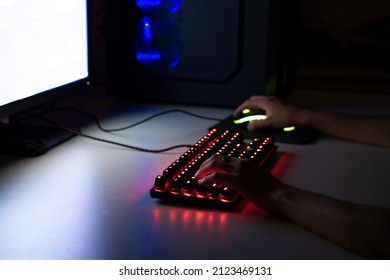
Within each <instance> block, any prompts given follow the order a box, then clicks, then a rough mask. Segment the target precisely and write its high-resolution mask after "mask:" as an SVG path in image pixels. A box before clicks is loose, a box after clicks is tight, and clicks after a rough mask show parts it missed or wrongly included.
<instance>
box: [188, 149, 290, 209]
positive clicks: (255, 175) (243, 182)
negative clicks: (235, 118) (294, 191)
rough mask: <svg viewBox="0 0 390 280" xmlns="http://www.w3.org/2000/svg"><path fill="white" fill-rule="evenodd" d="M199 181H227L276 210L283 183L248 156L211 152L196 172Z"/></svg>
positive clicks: (206, 183)
mask: <svg viewBox="0 0 390 280" xmlns="http://www.w3.org/2000/svg"><path fill="white" fill-rule="evenodd" d="M195 178H197V179H199V184H200V185H212V184H218V185H227V186H229V187H231V188H232V189H234V190H236V191H237V192H238V193H240V194H241V195H242V196H243V197H245V198H246V199H248V200H249V201H252V202H253V203H254V204H256V205H257V206H259V207H261V208H263V209H264V210H267V211H271V212H278V209H277V204H276V201H277V198H278V194H279V192H280V191H281V190H282V189H283V187H284V186H285V185H284V184H283V183H282V182H281V181H279V180H278V179H276V178H275V177H274V176H272V175H271V174H270V173H269V172H267V171H266V170H264V169H263V168H261V167H259V166H257V165H255V164H254V163H253V162H252V161H250V160H247V159H240V158H234V157H228V156H223V155H213V156H211V157H210V158H209V159H207V160H206V161H205V162H204V163H203V164H202V165H201V166H200V168H199V170H198V172H197V173H196V174H195Z"/></svg>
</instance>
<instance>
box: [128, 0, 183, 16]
mask: <svg viewBox="0 0 390 280" xmlns="http://www.w3.org/2000/svg"><path fill="white" fill-rule="evenodd" d="M181 2H182V0H135V3H136V4H137V6H138V7H139V8H140V9H141V10H142V11H144V12H145V13H148V14H174V13H176V12H177V11H178V10H179V9H180V7H181Z"/></svg>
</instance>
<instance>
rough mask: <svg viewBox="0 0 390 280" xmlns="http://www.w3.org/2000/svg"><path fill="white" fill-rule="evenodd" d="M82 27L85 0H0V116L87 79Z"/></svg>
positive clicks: (84, 38) (85, 7) (85, 6)
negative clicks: (37, 96)
mask: <svg viewBox="0 0 390 280" xmlns="http://www.w3.org/2000/svg"><path fill="white" fill-rule="evenodd" d="M87 33H88V32H87V1H86V0H61V1H59V0H58V1H52V0H39V1H31V0H0V37H1V44H0V61H1V66H0V106H3V107H0V115H1V117H4V115H7V114H9V113H12V111H16V110H21V109H22V107H21V106H19V103H18V102H19V101H21V100H26V99H28V98H29V97H33V96H35V95H39V94H42V93H46V92H47V91H49V90H53V89H56V88H59V87H61V86H64V85H68V84H71V83H74V82H76V81H80V80H83V79H86V78H87V77H88V40H87V37H88V36H87ZM51 94H53V95H55V94H56V93H55V92H53V93H51ZM28 100H29V101H28V102H25V104H24V105H25V106H23V107H29V106H31V105H33V103H35V102H34V101H33V100H32V99H31V98H30V99H28ZM11 104H12V105H13V106H6V105H11ZM6 109H8V110H6Z"/></svg>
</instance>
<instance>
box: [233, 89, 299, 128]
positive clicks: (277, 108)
mask: <svg viewBox="0 0 390 280" xmlns="http://www.w3.org/2000/svg"><path fill="white" fill-rule="evenodd" d="M245 108H249V109H257V108H260V109H263V110H265V111H266V115H267V118H266V119H265V120H259V121H251V122H249V123H248V127H247V128H248V130H250V131H254V130H257V129H260V128H283V127H287V126H291V125H294V124H295V117H296V114H298V109H297V108H296V107H294V106H292V105H287V104H285V103H283V102H282V101H281V100H279V99H277V98H275V97H267V96H257V95H255V96H252V97H251V98H249V99H248V100H246V101H245V102H244V103H242V104H241V105H240V106H238V107H237V109H236V110H235V111H234V116H236V117H237V116H239V115H240V114H241V112H242V110H243V109H245Z"/></svg>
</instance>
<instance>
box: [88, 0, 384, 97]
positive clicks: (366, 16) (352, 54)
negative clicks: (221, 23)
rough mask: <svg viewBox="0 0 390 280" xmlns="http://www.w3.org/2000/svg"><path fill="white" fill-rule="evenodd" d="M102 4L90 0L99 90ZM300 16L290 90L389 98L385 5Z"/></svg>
mask: <svg viewBox="0 0 390 280" xmlns="http://www.w3.org/2000/svg"><path fill="white" fill-rule="evenodd" d="M129 1H131V0H129ZM105 2H106V0H92V10H93V13H92V19H93V29H92V38H93V48H92V54H93V59H92V76H93V81H94V82H95V85H100V86H104V85H105V84H106V53H105V51H106V49H105V35H106V34H105V27H104V15H105ZM300 15H301V17H300V18H301V22H300V23H301V30H300V35H299V36H298V37H297V38H296V40H297V41H298V43H299V46H300V48H299V54H298V70H297V82H296V88H298V89H313V90H316V89H325V90H334V91H337V90H343V91H350V92H356V93H358V92H375V93H383V94H389V92H390V85H389V84H390V55H389V50H390V3H389V1H388V0H300Z"/></svg>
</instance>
